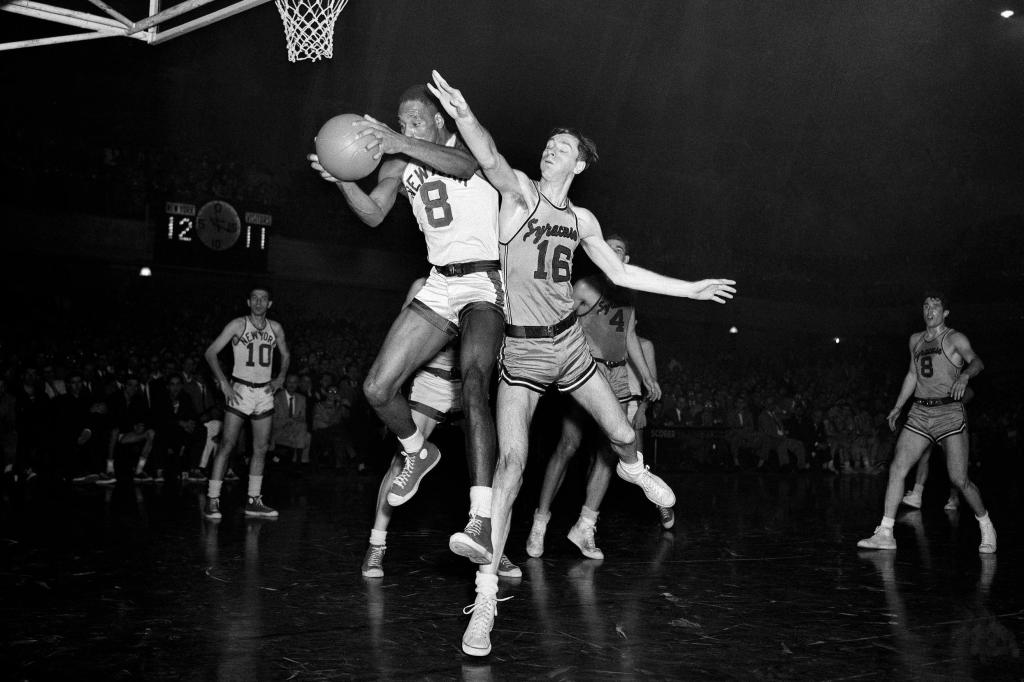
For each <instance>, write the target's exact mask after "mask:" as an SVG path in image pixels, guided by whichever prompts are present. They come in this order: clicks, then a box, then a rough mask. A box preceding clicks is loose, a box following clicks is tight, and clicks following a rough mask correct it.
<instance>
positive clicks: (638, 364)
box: [626, 315, 661, 402]
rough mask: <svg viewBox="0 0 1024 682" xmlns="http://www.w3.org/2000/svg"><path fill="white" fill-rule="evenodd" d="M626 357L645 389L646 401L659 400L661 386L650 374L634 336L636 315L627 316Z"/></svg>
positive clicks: (641, 349)
mask: <svg viewBox="0 0 1024 682" xmlns="http://www.w3.org/2000/svg"><path fill="white" fill-rule="evenodd" d="M626 356H627V357H628V358H629V361H630V362H632V363H633V367H634V368H635V369H636V372H637V374H639V375H640V381H642V382H643V384H644V386H646V387H647V399H648V400H649V401H651V402H656V401H658V400H660V399H661V386H660V385H658V380H657V379H656V378H655V377H654V375H653V374H651V369H650V367H648V366H647V360H646V358H644V351H643V348H641V347H640V339H639V338H638V337H637V335H636V315H630V316H629V322H628V323H627V326H626Z"/></svg>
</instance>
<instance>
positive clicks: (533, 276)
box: [501, 188, 580, 327]
mask: <svg viewBox="0 0 1024 682" xmlns="http://www.w3.org/2000/svg"><path fill="white" fill-rule="evenodd" d="M537 194H538V195H539V196H540V200H539V201H538V202H537V207H536V208H535V209H534V210H533V213H531V214H530V216H529V217H528V218H527V219H526V221H525V222H523V225H522V226H521V227H520V228H519V230H517V231H516V233H515V235H513V236H512V238H511V239H510V240H509V241H507V242H502V243H501V247H502V254H501V256H502V258H501V267H502V270H503V271H504V275H505V292H506V295H505V301H506V303H505V321H506V322H507V323H508V324H511V325H517V326H530V327H543V326H547V325H553V324H557V323H559V322H561V321H562V320H564V319H565V318H566V317H568V316H569V314H570V313H571V312H572V309H573V298H572V282H571V281H570V280H571V279H572V254H573V252H574V251H575V250H576V247H577V246H579V243H580V230H579V221H578V219H577V217H576V214H575V213H574V212H573V210H572V204H570V203H569V202H568V201H566V203H565V206H564V207H562V208H559V207H558V206H555V205H554V204H552V203H551V202H550V201H548V200H547V197H545V196H544V195H543V194H542V193H541V192H540V189H539V188H538V190H537Z"/></svg>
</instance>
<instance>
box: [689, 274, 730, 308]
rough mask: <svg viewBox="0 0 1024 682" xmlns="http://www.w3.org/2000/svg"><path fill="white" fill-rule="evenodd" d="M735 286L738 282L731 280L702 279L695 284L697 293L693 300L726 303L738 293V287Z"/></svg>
mask: <svg viewBox="0 0 1024 682" xmlns="http://www.w3.org/2000/svg"><path fill="white" fill-rule="evenodd" d="M733 284H736V282H735V281H734V280H731V279H702V280H701V281H699V282H697V283H696V284H695V286H696V291H695V292H694V294H693V298H695V299H697V300H698V301H714V302H715V303H725V302H726V301H727V300H728V299H730V298H732V295H733V294H735V293H736V287H734V286H733Z"/></svg>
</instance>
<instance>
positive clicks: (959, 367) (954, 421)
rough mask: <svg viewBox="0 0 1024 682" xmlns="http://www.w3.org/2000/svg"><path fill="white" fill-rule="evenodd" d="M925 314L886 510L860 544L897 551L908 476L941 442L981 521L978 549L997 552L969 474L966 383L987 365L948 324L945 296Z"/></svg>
mask: <svg viewBox="0 0 1024 682" xmlns="http://www.w3.org/2000/svg"><path fill="white" fill-rule="evenodd" d="M923 313H924V324H925V330H924V331H923V332H917V333H915V334H913V335H912V336H911V337H910V369H908V370H907V374H906V376H905V377H904V378H903V386H902V388H901V389H900V394H899V396H898V397H897V398H896V405H895V406H894V407H893V408H892V410H891V411H890V412H889V428H891V429H893V430H895V429H896V420H897V419H898V418H899V416H900V412H901V411H902V410H903V406H904V405H905V404H906V402H907V400H909V399H910V398H911V396H913V400H914V404H913V405H911V406H910V412H909V413H908V414H907V420H906V422H905V423H904V424H903V430H902V431H901V432H900V435H899V439H898V440H897V441H896V456H895V457H894V458H893V462H892V465H891V466H890V467H889V483H888V486H887V487H886V489H885V513H884V515H883V516H882V523H881V525H879V526H878V527H877V528H875V533H874V535H872V536H871V537H870V538H866V539H864V540H861V541H859V542H858V543H857V546H858V547H861V548H864V549H889V550H892V549H896V540H895V539H894V538H893V532H892V529H893V526H894V525H895V522H896V521H895V520H896V509H897V508H898V507H899V504H900V499H901V497H902V495H903V480H904V479H905V478H906V476H907V473H908V472H909V471H910V468H911V467H912V466H914V464H915V463H916V462H917V460H918V459H919V458H920V457H921V454H922V453H923V452H924V451H925V450H926V449H928V447H929V446H931V445H934V444H939V443H941V444H942V447H943V449H944V450H945V451H946V469H947V471H948V472H949V481H950V483H952V484H953V486H955V487H956V488H957V490H959V491H960V493H961V494H962V495H963V496H964V499H965V500H967V504H969V505H970V506H971V509H972V510H974V514H975V516H976V517H977V519H978V525H979V527H980V529H981V544H980V545H979V547H978V551H979V552H981V553H982V554H992V553H994V552H995V551H996V529H995V528H994V527H993V526H992V520H991V519H990V518H989V515H988V512H987V511H986V510H985V504H984V503H983V502H982V501H981V493H980V492H978V488H977V486H975V485H974V483H972V482H971V479H970V478H968V477H967V463H968V445H969V439H968V434H967V415H966V413H965V412H964V405H963V398H964V393H965V392H966V391H967V382H968V381H969V380H970V379H971V378H973V377H976V376H977V375H978V373H979V372H981V370H982V369H984V367H985V365H984V364H983V363H982V361H981V358H979V357H978V355H977V354H976V353H975V352H974V349H973V348H971V342H970V341H968V340H967V337H966V336H964V335H963V334H961V333H960V332H958V331H954V330H953V329H950V328H949V327H947V326H946V318H947V317H948V316H949V307H948V305H947V303H946V297H945V296H943V295H942V294H937V293H929V294H926V295H925V299H924V307H923Z"/></svg>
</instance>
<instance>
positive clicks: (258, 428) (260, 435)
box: [245, 396, 277, 519]
mask: <svg viewBox="0 0 1024 682" xmlns="http://www.w3.org/2000/svg"><path fill="white" fill-rule="evenodd" d="M268 397H269V398H270V399H271V400H270V405H273V396H268ZM272 414H273V410H271V411H270V412H262V413H260V414H257V415H253V416H252V418H251V419H250V422H251V423H252V457H251V458H250V459H249V490H248V495H247V498H248V499H247V501H246V505H245V515H246V516H253V517H260V518H266V519H275V518H277V510H276V509H272V508H270V507H268V506H267V505H265V504H264V503H263V471H264V468H265V466H266V458H267V449H268V448H269V446H270V431H271V428H270V427H271V424H272V421H273V420H272V419H271V415H272Z"/></svg>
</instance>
